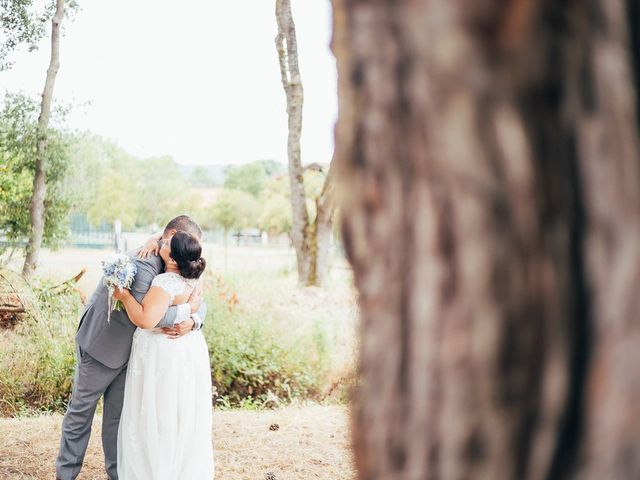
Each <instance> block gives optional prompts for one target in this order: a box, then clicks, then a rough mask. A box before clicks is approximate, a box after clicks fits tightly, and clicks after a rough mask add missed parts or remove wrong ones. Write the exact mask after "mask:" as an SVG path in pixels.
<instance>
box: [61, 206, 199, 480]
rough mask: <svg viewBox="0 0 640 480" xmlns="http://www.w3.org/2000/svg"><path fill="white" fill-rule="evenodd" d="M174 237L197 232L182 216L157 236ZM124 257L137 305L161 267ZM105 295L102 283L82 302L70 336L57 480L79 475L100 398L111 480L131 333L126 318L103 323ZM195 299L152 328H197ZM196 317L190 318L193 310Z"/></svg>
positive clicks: (180, 331) (152, 260)
mask: <svg viewBox="0 0 640 480" xmlns="http://www.w3.org/2000/svg"><path fill="white" fill-rule="evenodd" d="M176 232H186V233H190V234H191V235H194V236H195V237H197V238H201V237H202V231H201V230H200V227H199V226H198V224H197V223H196V222H194V221H193V220H192V219H191V218H190V217H189V216H188V215H180V216H178V217H176V218H174V219H173V220H171V221H170V222H169V223H168V224H167V226H166V227H165V229H164V232H163V233H162V238H163V239H168V238H170V237H171V236H173V235H174V234H175V233H176ZM136 253H137V252H129V253H128V255H129V256H130V257H131V258H132V259H133V260H134V262H135V264H136V266H137V267H138V272H137V273H136V277H135V280H134V282H133V284H132V285H131V293H132V294H133V296H134V297H135V299H136V300H138V302H140V303H142V299H143V298H144V296H145V294H146V293H147V291H148V290H149V288H150V287H151V281H152V280H153V277H155V276H156V275H158V274H159V273H162V271H163V270H164V265H163V263H162V260H161V259H160V256H158V255H149V256H148V257H147V258H146V259H141V258H138V257H137V256H136ZM107 297H108V290H107V287H105V286H104V285H103V284H102V282H100V284H99V285H98V287H97V288H96V290H95V292H93V295H92V296H91V298H90V299H89V301H88V302H87V305H86V306H85V309H84V312H83V313H82V317H81V318H80V325H79V326H78V333H77V335H76V355H77V365H76V372H75V377H74V383H73V393H72V395H71V401H70V402H69V406H68V408H67V413H66V414H65V416H64V420H63V421H62V438H61V439H60V453H59V454H58V459H57V460H56V476H57V478H58V479H60V480H72V479H75V478H76V477H77V476H78V474H79V473H80V468H81V467H82V462H83V460H84V455H85V452H86V450H87V444H88V443H89V436H90V435H91V424H92V422H93V415H94V412H95V409H96V405H97V404H98V400H100V397H102V396H104V406H103V412H102V448H103V450H104V457H105V468H106V471H107V475H108V476H109V478H110V479H111V480H117V478H118V472H117V459H118V452H117V439H118V424H119V423H120V413H121V412H122V403H123V398H124V384H125V378H126V373H127V362H128V360H129V354H130V352H131V343H132V341H133V332H134V331H135V329H136V326H135V325H134V324H133V323H131V321H129V318H128V317H127V314H126V312H125V311H124V310H123V311H118V310H116V311H114V312H113V313H112V314H111V322H110V323H109V322H107V308H108V307H107ZM201 303H202V302H201V298H200V295H199V294H192V298H190V299H189V303H185V304H182V305H178V306H173V307H169V310H167V313H166V314H165V316H164V317H163V318H162V320H160V323H158V325H156V327H159V328H163V327H164V329H165V330H164V331H165V333H167V334H169V335H171V336H173V337H178V336H180V335H184V334H186V333H188V332H189V331H191V330H192V329H194V328H201V327H202V321H201V320H200V319H204V316H205V313H206V308H205V305H204V303H202V307H201V308H200V304H201ZM199 308H200V310H199V311H198V313H197V314H192V312H194V311H196V310H198V309H199Z"/></svg>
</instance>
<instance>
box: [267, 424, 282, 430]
mask: <svg viewBox="0 0 640 480" xmlns="http://www.w3.org/2000/svg"><path fill="white" fill-rule="evenodd" d="M279 428H280V425H278V424H277V423H272V424H271V425H269V430H271V431H272V432H275V431H276V430H278V429H279Z"/></svg>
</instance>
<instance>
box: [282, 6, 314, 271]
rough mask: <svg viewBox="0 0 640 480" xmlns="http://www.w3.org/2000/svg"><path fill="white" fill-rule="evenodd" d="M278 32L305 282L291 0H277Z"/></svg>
mask: <svg viewBox="0 0 640 480" xmlns="http://www.w3.org/2000/svg"><path fill="white" fill-rule="evenodd" d="M276 20H277V23H278V35H277V36H276V50H277V51H278V60H279V62H280V77H281V80H282V87H283V88H284V91H285V95H286V97H287V117H288V126H289V137H288V140H287V157H288V164H289V186H290V190H291V212H292V221H291V240H292V242H293V247H294V249H295V251H296V260H297V265H298V279H299V281H300V283H304V282H305V280H306V279H307V277H308V276H309V270H310V262H309V252H308V246H307V245H306V242H305V233H306V230H307V226H308V224H309V215H308V213H307V205H306V196H305V192H304V178H303V176H302V175H303V169H302V161H301V159H300V136H301V133H302V103H303V99H304V95H303V89H302V79H301V78H300V69H299V68H298V43H297V41H296V28H295V24H294V23H293V16H292V14H291V2H290V0H276Z"/></svg>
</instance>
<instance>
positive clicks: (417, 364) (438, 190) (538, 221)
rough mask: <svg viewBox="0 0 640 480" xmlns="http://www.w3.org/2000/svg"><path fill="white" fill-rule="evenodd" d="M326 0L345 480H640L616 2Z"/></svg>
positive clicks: (632, 123)
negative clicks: (347, 460)
mask: <svg viewBox="0 0 640 480" xmlns="http://www.w3.org/2000/svg"><path fill="white" fill-rule="evenodd" d="M628 1H630V0H628ZM333 3H334V7H335V9H334V38H333V45H332V46H333V49H334V52H335V54H336V58H337V61H338V75H339V86H338V93H339V120H338V124H337V127H336V143H337V145H336V159H335V163H336V165H335V167H336V168H337V169H338V170H337V175H338V178H339V192H340V196H341V198H340V204H341V206H342V208H343V213H344V215H343V218H344V220H343V225H342V227H343V239H344V243H345V247H346V250H347V254H348V257H349V260H350V262H351V263H352V265H353V269H354V278H355V282H356V286H357V288H358V291H359V301H360V309H361V315H362V328H361V342H360V343H361V350H360V372H359V373H360V382H359V387H358V389H357V391H356V392H355V401H354V406H353V413H354V415H353V423H354V448H355V455H356V464H357V468H358V472H359V477H360V478H362V479H367V480H373V479H385V480H396V479H398V480H399V479H445V480H446V479H459V478H460V479H462V478H464V479H475V478H477V479H487V478H490V479H517V480H523V479H554V480H555V479H563V478H584V479H594V480H595V479H605V478H606V479H610V480H615V479H629V478H640V416H638V415H637V407H638V405H640V326H639V325H638V322H637V315H638V312H639V311H640V296H639V295H638V294H637V286H638V284H639V282H640V162H638V158H639V149H638V141H637V118H636V111H635V105H636V103H635V99H636V97H635V96H634V92H633V89H632V87H631V85H632V82H631V78H632V68H631V62H630V60H631V56H630V55H629V49H628V40H629V39H628V35H627V25H626V18H625V16H624V13H625V4H624V3H623V1H622V0H592V1H590V2H557V1H555V0H541V1H539V2H526V1H522V0H506V1H504V0H487V1H482V2H475V1H474V2H468V1H463V0H446V1H445V0H398V1H396V2H364V1H359V0H334V1H333Z"/></svg>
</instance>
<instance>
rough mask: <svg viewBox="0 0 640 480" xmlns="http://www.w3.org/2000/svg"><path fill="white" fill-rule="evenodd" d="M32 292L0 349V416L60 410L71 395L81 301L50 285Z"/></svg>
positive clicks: (45, 283)
mask: <svg viewBox="0 0 640 480" xmlns="http://www.w3.org/2000/svg"><path fill="white" fill-rule="evenodd" d="M34 294H35V295H34V305H33V306H32V307H33V309H32V310H31V312H30V315H28V316H27V317H26V318H25V319H24V320H23V322H22V323H21V324H19V325H18V326H17V327H16V331H15V334H14V335H15V336H14V337H13V341H11V342H5V343H4V344H2V348H0V415H11V416H15V415H20V414H24V413H26V412H63V411H64V410H65V408H66V403H67V400H68V398H69V395H70V394H71V387H72V382H73V370H74V366H75V352H74V348H75V342H74V337H75V332H76V328H75V327H76V326H77V319H78V316H79V313H80V310H81V308H82V304H81V302H80V297H79V295H78V293H77V292H76V291H74V290H73V289H71V288H70V287H66V286H63V287H58V288H54V285H53V283H51V282H50V281H40V282H39V283H37V284H36V285H35V287H34Z"/></svg>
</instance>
